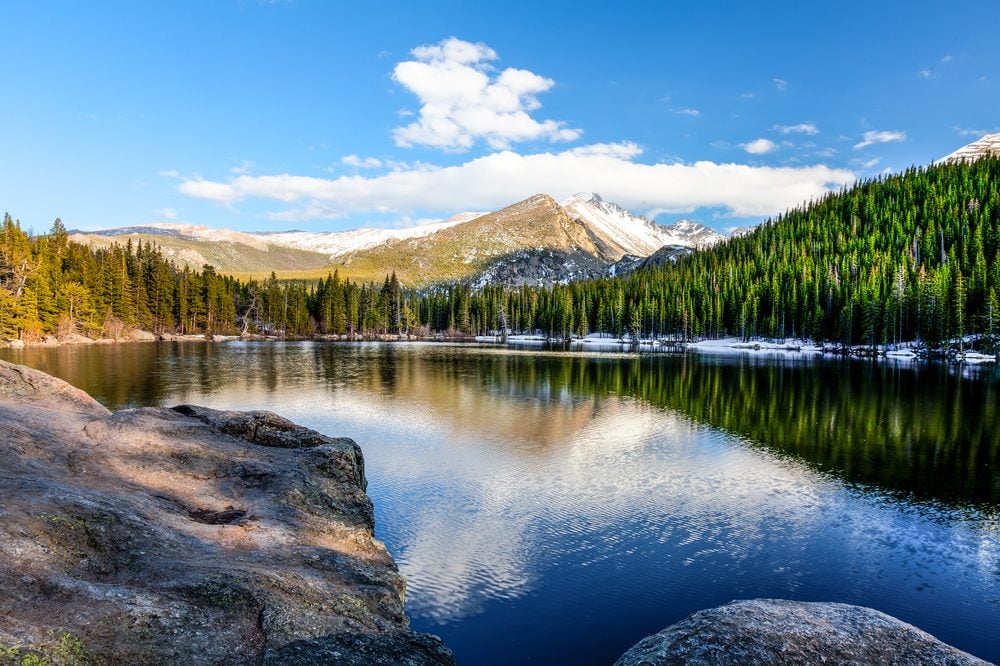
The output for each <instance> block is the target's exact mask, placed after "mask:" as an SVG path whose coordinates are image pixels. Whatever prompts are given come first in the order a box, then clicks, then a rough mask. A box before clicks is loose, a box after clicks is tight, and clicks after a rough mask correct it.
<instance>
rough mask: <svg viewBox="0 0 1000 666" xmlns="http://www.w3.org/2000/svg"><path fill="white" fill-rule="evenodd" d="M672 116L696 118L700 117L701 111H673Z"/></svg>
mask: <svg viewBox="0 0 1000 666" xmlns="http://www.w3.org/2000/svg"><path fill="white" fill-rule="evenodd" d="M674 114H675V115H678V116H693V117H698V116H700V115H701V111H699V110H698V109H674Z"/></svg>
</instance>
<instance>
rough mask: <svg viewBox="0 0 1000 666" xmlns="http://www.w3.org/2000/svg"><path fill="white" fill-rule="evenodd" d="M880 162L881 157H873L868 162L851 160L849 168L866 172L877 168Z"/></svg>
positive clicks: (857, 159) (856, 159)
mask: <svg viewBox="0 0 1000 666" xmlns="http://www.w3.org/2000/svg"><path fill="white" fill-rule="evenodd" d="M881 161H882V158H881V157H873V158H872V159H870V160H863V159H859V158H855V159H853V160H851V166H853V167H854V168H856V169H861V170H864V171H867V170H870V169H874V168H875V167H877V166H878V165H879V163H880V162H881Z"/></svg>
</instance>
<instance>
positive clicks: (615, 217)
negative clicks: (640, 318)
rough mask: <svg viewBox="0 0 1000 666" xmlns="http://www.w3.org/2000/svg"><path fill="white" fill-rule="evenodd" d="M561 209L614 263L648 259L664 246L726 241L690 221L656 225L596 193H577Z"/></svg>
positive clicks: (705, 244)
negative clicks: (629, 258) (584, 227)
mask: <svg viewBox="0 0 1000 666" xmlns="http://www.w3.org/2000/svg"><path fill="white" fill-rule="evenodd" d="M562 207H563V208H564V209H566V212H567V213H569V216H570V217H572V218H574V219H578V220H580V221H582V222H583V223H585V224H586V225H587V226H588V227H589V228H590V229H591V231H593V232H594V234H595V235H596V236H597V237H598V239H599V240H600V241H601V242H602V244H603V245H604V246H605V249H606V251H607V253H608V255H609V256H610V257H611V258H612V259H613V260H615V261H617V260H618V259H621V258H622V257H623V256H625V255H636V256H640V257H646V256H649V255H651V254H653V253H654V252H656V251H657V250H659V249H660V248H661V247H663V246H664V245H682V246H685V247H691V248H699V249H700V248H704V247H709V246H711V245H714V244H715V243H717V242H719V241H720V240H722V239H723V238H724V236H722V234H719V233H717V232H715V231H712V230H711V229H709V228H708V227H706V226H704V225H702V224H698V223H697V222H692V221H690V220H680V221H678V222H676V223H675V224H673V225H670V226H663V225H659V224H656V223H655V222H651V221H649V220H647V219H646V218H644V217H639V216H638V215H633V214H632V213H630V212H629V211H627V210H625V209H624V208H622V207H621V206H619V205H618V204H616V203H614V202H610V201H605V200H604V199H603V198H601V196H600V195H599V194H595V193H593V192H586V193H582V194H575V195H573V196H571V197H570V198H568V199H566V200H565V201H563V202H562Z"/></svg>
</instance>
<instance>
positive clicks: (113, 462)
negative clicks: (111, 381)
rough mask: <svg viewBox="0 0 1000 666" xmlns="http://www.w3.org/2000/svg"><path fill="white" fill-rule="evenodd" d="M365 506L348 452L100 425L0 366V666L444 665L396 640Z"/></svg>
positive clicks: (385, 566) (271, 438)
mask: <svg viewBox="0 0 1000 666" xmlns="http://www.w3.org/2000/svg"><path fill="white" fill-rule="evenodd" d="M364 488H365V478H364V462H363V458H362V455H361V451H360V449H359V448H358V446H357V445H356V444H355V443H354V442H353V441H351V440H348V439H335V438H330V437H326V436H324V435H321V434H319V433H316V432H314V431H311V430H308V429H306V428H302V427H300V426H297V425H295V424H294V423H291V422H290V421H287V420H285V419H282V418H280V417H278V416H276V415H274V414H270V413H267V412H251V413H242V412H218V411H215V410H209V409H205V408H198V407H179V408H176V409H174V410H171V409H152V408H146V409H130V410H122V411H119V412H116V413H114V414H112V413H110V412H109V411H108V410H106V409H105V408H104V407H102V406H101V405H100V404H98V403H97V402H96V401H94V400H93V399H92V398H90V397H89V396H88V395H86V394H85V393H83V392H82V391H79V390H77V389H75V388H73V387H71V386H70V385H68V384H66V383H65V382H62V381H60V380H58V379H55V378H52V377H50V376H48V375H45V374H44V373H41V372H37V371H34V370H30V369H28V368H24V367H22V366H16V365H13V364H10V363H6V362H2V361H0V663H2V662H3V659H2V658H3V656H4V648H14V647H16V648H18V649H19V651H20V654H21V655H22V656H23V655H26V654H32V653H34V654H41V655H52V654H59V650H63V651H65V650H67V649H69V648H68V647H67V645H69V647H71V648H73V650H76V651H77V652H81V653H83V654H85V655H86V657H87V658H88V659H89V660H90V661H93V662H95V663H111V664H138V663H165V664H171V663H177V664H180V663H183V664H222V663H225V664H259V663H265V664H280V663H296V664H309V663H329V660H330V659H334V660H335V663H342V664H369V663H373V664H379V663H406V664H414V665H416V664H450V663H453V659H452V657H451V653H450V652H449V651H448V650H447V648H445V647H444V645H443V644H442V643H441V641H440V640H439V639H437V638H436V637H433V636H429V635H426V634H417V633H414V632H412V631H410V630H409V623H408V621H407V618H406V616H405V614H404V612H403V597H404V590H405V582H404V580H403V578H402V577H401V576H400V575H399V573H398V571H397V569H396V566H395V564H394V563H393V561H392V558H391V557H390V556H389V554H388V552H387V551H386V549H385V546H384V545H383V544H382V543H381V542H379V541H377V540H375V538H374V536H373V532H372V530H373V515H374V514H373V511H372V505H371V501H370V500H369V498H368V496H367V495H366V494H365V492H364ZM67 636H68V637H69V638H68V639H67V638H66V637H67ZM67 641H68V642H67ZM8 654H9V652H8Z"/></svg>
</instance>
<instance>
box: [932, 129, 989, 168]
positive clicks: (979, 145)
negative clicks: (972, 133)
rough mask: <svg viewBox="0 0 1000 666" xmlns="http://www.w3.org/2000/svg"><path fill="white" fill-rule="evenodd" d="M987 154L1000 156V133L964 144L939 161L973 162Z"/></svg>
mask: <svg viewBox="0 0 1000 666" xmlns="http://www.w3.org/2000/svg"><path fill="white" fill-rule="evenodd" d="M987 155H994V156H1000V133H996V134H987V135H985V136H983V137H982V138H980V139H976V140H975V141H973V142H972V143H970V144H968V145H967V146H962V147H961V148H959V149H958V150H956V151H955V152H953V153H951V154H950V155H946V156H945V157H942V158H941V159H940V160H938V161H939V162H972V161H975V160H978V159H979V158H980V157H986V156H987Z"/></svg>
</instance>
